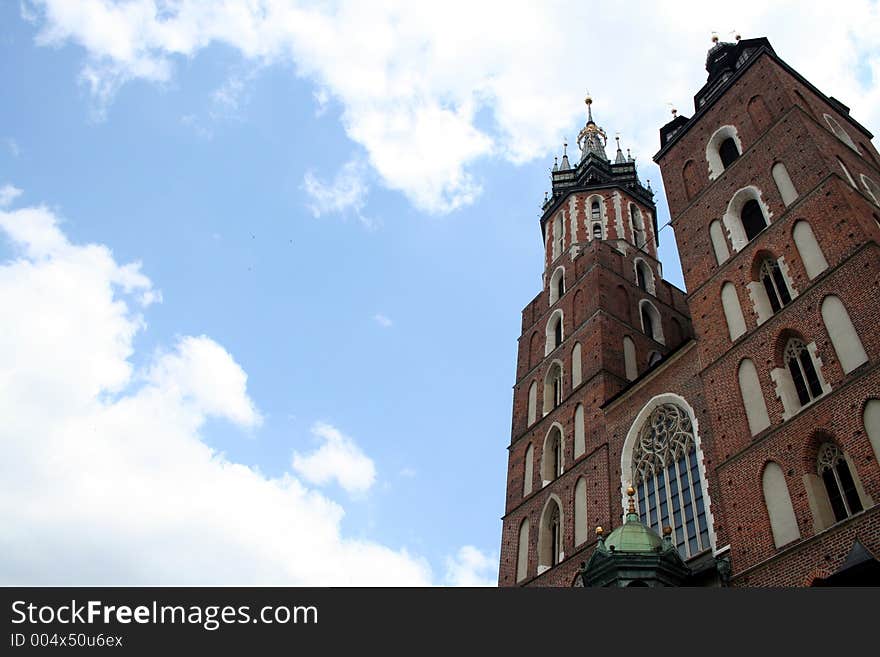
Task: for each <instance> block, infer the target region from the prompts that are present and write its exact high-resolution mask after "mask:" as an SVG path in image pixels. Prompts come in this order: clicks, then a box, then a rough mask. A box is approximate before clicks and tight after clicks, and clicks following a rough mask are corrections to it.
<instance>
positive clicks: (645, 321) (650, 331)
mask: <svg viewBox="0 0 880 657" xmlns="http://www.w3.org/2000/svg"><path fill="white" fill-rule="evenodd" d="M642 328H644V330H645V335H647V336H648V337H649V338H652V339H653V337H654V322H653V321H652V320H651V313H650V312H649V311H648V306H647V305H643V306H642Z"/></svg>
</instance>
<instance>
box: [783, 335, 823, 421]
mask: <svg viewBox="0 0 880 657" xmlns="http://www.w3.org/2000/svg"><path fill="white" fill-rule="evenodd" d="M785 366H786V367H787V368H788V372H789V374H791V379H792V381H793V382H794V387H795V390H796V391H797V396H798V401H800V403H801V406H804V405H806V404H809V403H810V402H811V401H813V400H814V399H816V398H817V397H819V396H821V395H822V384H821V383H819V375H818V373H817V372H816V366H815V365H814V364H813V359H812V358H811V357H810V352H809V350H808V349H807V345H805V344H804V343H803V341H802V340H798V339H797V338H792V339H791V340H789V341H788V344H787V345H786V347H785Z"/></svg>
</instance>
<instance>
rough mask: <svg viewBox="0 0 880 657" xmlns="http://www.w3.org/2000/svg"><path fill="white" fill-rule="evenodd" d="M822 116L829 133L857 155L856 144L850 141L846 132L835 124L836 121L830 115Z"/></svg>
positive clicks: (850, 138)
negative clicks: (829, 130) (829, 129)
mask: <svg viewBox="0 0 880 657" xmlns="http://www.w3.org/2000/svg"><path fill="white" fill-rule="evenodd" d="M822 116H824V117H825V122H826V123H827V124H828V127H829V128H831V132H833V133H834V136H835V137H837V138H838V139H839V140H840V141H842V142H843V143H844V144H846V145H847V146H849V147H850V148H851V149H853V150H854V151H855V152H856V153H858V152H859V149H858V148H856V144H855V142H854V141H853V140H852V137H850V136H849V133H847V131H846V130H844V129H843V127H842V126H841V125H840V124H839V123H838V122H837V119H835V118H834V117H833V116H831V115H830V114H823V115H822Z"/></svg>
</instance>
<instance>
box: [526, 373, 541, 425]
mask: <svg viewBox="0 0 880 657" xmlns="http://www.w3.org/2000/svg"><path fill="white" fill-rule="evenodd" d="M537 416H538V383H537V381H532V385H530V386H529V408H528V419H527V420H526V421H527V422H528V426H532V425H533V424H534V423H535V420H536V419H537Z"/></svg>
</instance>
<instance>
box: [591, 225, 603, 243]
mask: <svg viewBox="0 0 880 657" xmlns="http://www.w3.org/2000/svg"><path fill="white" fill-rule="evenodd" d="M593 239H595V240H600V239H602V224H593Z"/></svg>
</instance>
